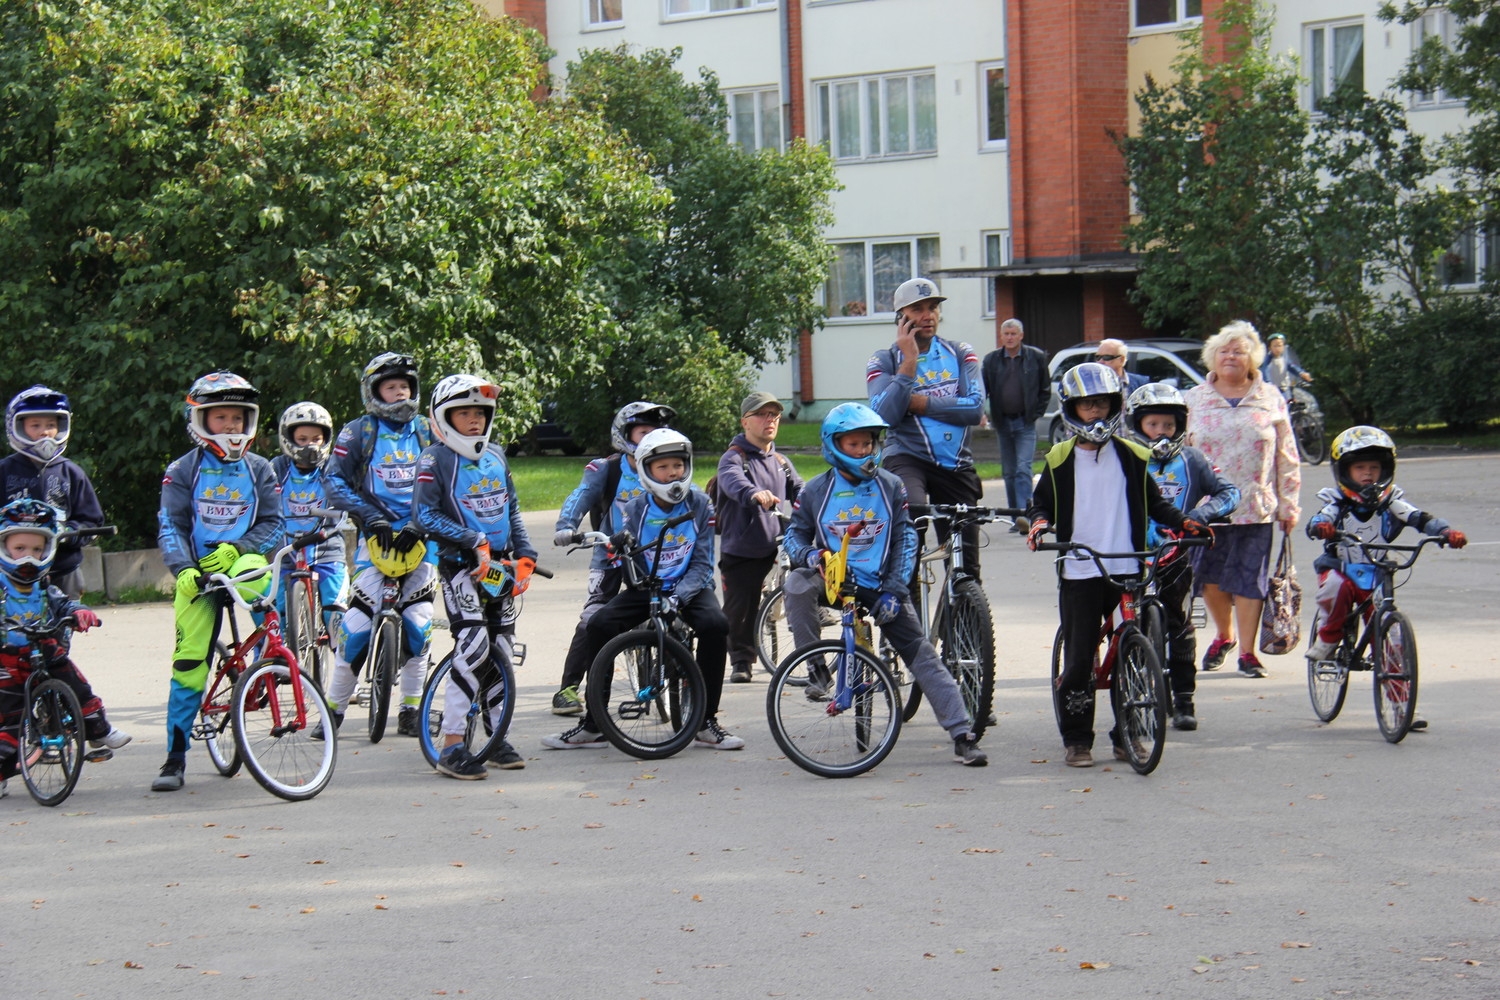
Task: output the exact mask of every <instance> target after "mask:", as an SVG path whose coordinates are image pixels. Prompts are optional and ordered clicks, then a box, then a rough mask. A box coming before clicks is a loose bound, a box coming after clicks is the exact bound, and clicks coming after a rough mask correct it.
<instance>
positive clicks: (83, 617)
mask: <svg viewBox="0 0 1500 1000" xmlns="http://www.w3.org/2000/svg"><path fill="white" fill-rule="evenodd" d="M1459 537H1460V538H1462V537H1463V536H1462V535H1460V536H1459ZM73 618H74V619H75V620H77V622H78V631H80V632H87V631H88V630H89V629H91V628H93V627H94V626H95V625H98V624H99V616H98V615H96V614H94V612H92V611H90V610H89V609H88V608H79V609H78V610H77V611H75V612H74V613H73Z"/></svg>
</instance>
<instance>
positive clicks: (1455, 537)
mask: <svg viewBox="0 0 1500 1000" xmlns="http://www.w3.org/2000/svg"><path fill="white" fill-rule="evenodd" d="M1438 537H1439V538H1441V539H1442V540H1443V541H1444V542H1446V543H1447V545H1448V547H1449V548H1450V549H1461V548H1463V547H1464V546H1465V545H1468V544H1469V540H1468V539H1467V538H1465V537H1464V533H1463V532H1462V531H1459V530H1458V529H1457V528H1444V529H1443V533H1442V534H1441V535H1439V536H1438Z"/></svg>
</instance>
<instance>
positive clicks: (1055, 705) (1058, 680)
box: [1051, 625, 1063, 733]
mask: <svg viewBox="0 0 1500 1000" xmlns="http://www.w3.org/2000/svg"><path fill="white" fill-rule="evenodd" d="M1062 674H1063V627H1062V626H1061V625H1059V626H1057V634H1056V635H1055V636H1053V637H1052V684H1051V689H1052V717H1053V718H1054V719H1056V720H1057V731H1058V732H1059V733H1060V732H1062V731H1063V718H1062V702H1061V701H1059V700H1058V697H1057V692H1058V690H1059V688H1060V686H1061V685H1062Z"/></svg>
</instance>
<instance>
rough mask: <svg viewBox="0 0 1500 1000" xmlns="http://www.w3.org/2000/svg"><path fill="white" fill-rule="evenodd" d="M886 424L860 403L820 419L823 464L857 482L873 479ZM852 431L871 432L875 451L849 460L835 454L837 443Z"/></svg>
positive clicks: (829, 413) (837, 450)
mask: <svg viewBox="0 0 1500 1000" xmlns="http://www.w3.org/2000/svg"><path fill="white" fill-rule="evenodd" d="M890 426H891V425H890V424H888V423H886V422H885V419H884V418H883V417H881V415H880V414H878V413H876V412H875V411H874V410H872V409H870V408H869V407H868V406H866V405H865V404H864V403H840V404H839V405H838V406H835V407H834V408H833V409H831V410H829V411H828V416H826V417H824V418H823V430H822V437H823V461H825V462H827V463H828V464H829V465H831V466H833V467H834V468H835V469H838V470H839V471H841V472H846V473H848V474H849V475H850V476H852V477H853V478H855V479H857V480H859V481H860V482H868V481H869V480H871V479H874V478H875V470H876V469H878V468H880V451H881V448H880V441H881V438H883V437H884V436H885V432H886V431H887V430H889V429H890ZM852 431H874V433H875V450H874V451H872V452H870V453H869V454H868V455H866V456H865V457H864V458H852V457H850V456H849V455H845V454H844V453H843V452H842V451H840V450H839V444H838V439H839V438H840V437H842V436H843V435H845V434H848V433H850V432H852Z"/></svg>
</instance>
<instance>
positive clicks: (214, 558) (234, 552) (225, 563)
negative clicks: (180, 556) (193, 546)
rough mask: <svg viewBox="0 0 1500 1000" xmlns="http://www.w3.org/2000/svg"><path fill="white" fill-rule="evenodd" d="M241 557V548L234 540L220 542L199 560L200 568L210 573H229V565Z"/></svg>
mask: <svg viewBox="0 0 1500 1000" xmlns="http://www.w3.org/2000/svg"><path fill="white" fill-rule="evenodd" d="M239 557H240V550H239V549H237V548H235V547H234V543H233V542H220V543H219V544H218V545H215V546H214V549H213V551H212V552H210V553H209V554H208V555H206V556H204V557H203V558H202V559H199V560H198V568H199V569H201V570H203V572H205V573H208V574H210V575H212V574H214V573H228V572H229V567H231V566H233V565H234V561H235V560H236V559H238V558H239Z"/></svg>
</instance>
